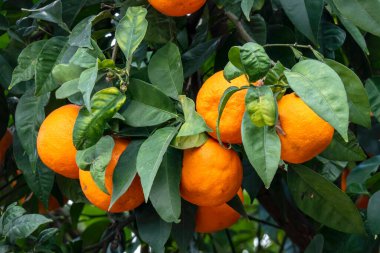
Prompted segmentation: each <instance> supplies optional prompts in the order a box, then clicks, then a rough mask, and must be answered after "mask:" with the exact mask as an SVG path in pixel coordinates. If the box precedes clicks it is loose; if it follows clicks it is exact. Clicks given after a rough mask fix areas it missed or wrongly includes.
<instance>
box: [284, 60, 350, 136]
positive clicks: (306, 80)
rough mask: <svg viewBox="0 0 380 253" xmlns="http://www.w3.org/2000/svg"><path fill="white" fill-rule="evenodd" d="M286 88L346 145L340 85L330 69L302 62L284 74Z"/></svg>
mask: <svg viewBox="0 0 380 253" xmlns="http://www.w3.org/2000/svg"><path fill="white" fill-rule="evenodd" d="M284 73H285V76H286V78H287V79H288V82H289V85H290V87H291V88H292V89H293V90H294V91H295V92H296V93H297V95H298V96H300V97H301V99H302V100H303V101H304V102H305V103H306V104H307V105H308V106H309V107H310V108H311V109H312V110H313V111H315V112H316V113H317V114H318V115H319V116H320V117H321V118H323V119H324V120H326V121H327V122H329V123H330V125H331V126H333V127H334V128H335V129H336V130H337V131H338V132H339V133H340V134H341V135H342V137H343V139H344V140H346V141H348V135H347V129H348V116H349V107H348V102H347V95H346V92H345V89H344V85H343V83H342V81H341V79H340V77H339V76H338V74H337V73H335V71H334V70H333V69H331V68H330V67H329V66H328V65H326V64H324V63H321V62H319V61H316V60H304V61H301V62H299V63H297V64H296V65H294V67H293V68H292V71H291V72H290V71H285V72H284Z"/></svg>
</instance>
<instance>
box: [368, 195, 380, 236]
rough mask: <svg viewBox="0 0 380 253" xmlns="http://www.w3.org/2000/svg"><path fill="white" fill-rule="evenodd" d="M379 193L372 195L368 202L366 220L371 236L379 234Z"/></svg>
mask: <svg viewBox="0 0 380 253" xmlns="http://www.w3.org/2000/svg"><path fill="white" fill-rule="evenodd" d="M379 210H380V191H378V192H376V193H375V194H373V195H372V197H371V198H370V199H369V202H368V208H367V219H368V225H369V229H370V230H371V232H372V234H374V235H378V234H380V217H379Z"/></svg>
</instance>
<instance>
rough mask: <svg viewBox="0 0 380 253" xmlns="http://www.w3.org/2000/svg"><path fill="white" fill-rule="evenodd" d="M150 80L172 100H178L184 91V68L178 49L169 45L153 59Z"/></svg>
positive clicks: (149, 71)
mask: <svg viewBox="0 0 380 253" xmlns="http://www.w3.org/2000/svg"><path fill="white" fill-rule="evenodd" d="M148 74H149V80H150V81H151V82H152V83H153V84H154V85H156V86H157V88H159V89H160V90H161V91H162V92H164V93H165V94H166V95H168V96H169V97H171V98H174V99H178V95H179V94H181V93H182V89H183V81H184V79H183V68H182V62H181V54H180V52H179V49H178V47H177V46H176V45H175V44H173V43H171V42H170V43H168V44H166V45H165V46H164V47H162V48H160V49H159V50H158V51H157V52H156V53H155V54H154V55H153V57H152V58H151V60H150V62H149V66H148Z"/></svg>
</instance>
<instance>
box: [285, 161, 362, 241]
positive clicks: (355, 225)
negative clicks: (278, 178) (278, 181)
mask: <svg viewBox="0 0 380 253" xmlns="http://www.w3.org/2000/svg"><path fill="white" fill-rule="evenodd" d="M288 185H289V189H290V192H291V194H292V196H293V199H294V201H295V203H296V204H297V206H298V208H300V209H301V211H302V212H304V213H305V214H307V215H309V216H310V217H312V218H313V219H314V220H316V221H318V222H320V223H322V224H324V225H326V226H327V227H331V228H333V229H336V230H338V231H342V232H345V233H353V234H364V233H365V228H364V224H363V220H362V218H361V216H360V213H359V211H358V209H357V208H356V206H355V205H354V203H353V202H352V200H351V199H350V198H349V197H348V196H347V195H346V194H345V193H344V192H342V191H341V190H340V189H339V188H338V187H337V186H335V185H334V184H333V183H331V182H329V181H328V180H327V179H325V178H324V177H322V176H321V175H319V174H318V173H316V172H314V171H313V170H311V169H309V168H307V167H305V166H303V165H294V166H292V167H291V168H290V169H289V171H288Z"/></svg>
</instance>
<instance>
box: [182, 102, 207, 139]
mask: <svg viewBox="0 0 380 253" xmlns="http://www.w3.org/2000/svg"><path fill="white" fill-rule="evenodd" d="M179 101H180V102H181V105H182V110H183V113H184V115H185V123H184V124H183V125H182V126H181V128H180V129H179V132H178V134H177V136H178V137H184V136H191V135H195V134H199V133H203V132H211V131H212V129H211V128H209V127H208V126H207V124H206V122H205V121H204V119H203V118H202V116H201V115H200V114H199V113H197V112H196V111H195V104H194V101H193V100H192V99H190V98H188V97H186V96H184V95H181V96H179Z"/></svg>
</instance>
